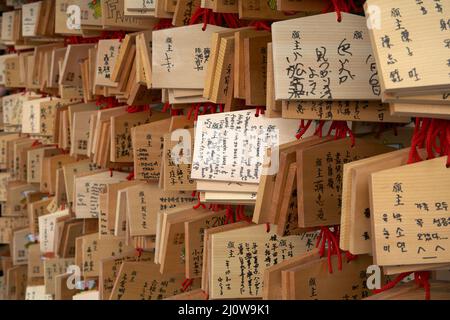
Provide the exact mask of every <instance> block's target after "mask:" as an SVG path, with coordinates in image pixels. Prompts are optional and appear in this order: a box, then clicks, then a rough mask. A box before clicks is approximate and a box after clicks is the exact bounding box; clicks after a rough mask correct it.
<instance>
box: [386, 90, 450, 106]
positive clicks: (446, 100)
mask: <svg viewBox="0 0 450 320" xmlns="http://www.w3.org/2000/svg"><path fill="white" fill-rule="evenodd" d="M383 101H384V102H388V103H406V104H410V103H411V104H438V105H442V104H444V105H448V104H450V94H449V93H448V92H445V93H442V94H423V95H414V96H398V95H395V94H389V93H385V92H384V94H383Z"/></svg>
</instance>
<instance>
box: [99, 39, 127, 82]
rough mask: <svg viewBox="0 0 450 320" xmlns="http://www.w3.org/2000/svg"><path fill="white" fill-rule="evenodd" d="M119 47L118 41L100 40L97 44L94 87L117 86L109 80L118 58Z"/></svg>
mask: <svg viewBox="0 0 450 320" xmlns="http://www.w3.org/2000/svg"><path fill="white" fill-rule="evenodd" d="M120 45H121V42H120V41H119V39H110V40H100V41H99V42H98V44H97V59H96V63H97V65H96V73H95V79H94V85H96V86H99V85H101V86H108V87H116V86H117V83H115V82H114V81H112V80H111V73H112V71H113V69H114V65H115V63H116V61H117V57H118V56H119V50H120Z"/></svg>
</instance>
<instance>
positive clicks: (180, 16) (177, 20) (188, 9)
mask: <svg viewBox="0 0 450 320" xmlns="http://www.w3.org/2000/svg"><path fill="white" fill-rule="evenodd" d="M198 7H200V0H178V1H177V5H176V7H175V12H174V14H173V18H172V25H174V26H176V27H181V26H187V25H189V22H190V21H191V17H192V15H193V14H194V12H195V10H196V8H198Z"/></svg>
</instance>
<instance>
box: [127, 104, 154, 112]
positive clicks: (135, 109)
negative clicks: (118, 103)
mask: <svg viewBox="0 0 450 320" xmlns="http://www.w3.org/2000/svg"><path fill="white" fill-rule="evenodd" d="M149 110H150V105H148V104H147V105H142V106H127V108H126V111H127V112H128V113H136V112H143V111H149Z"/></svg>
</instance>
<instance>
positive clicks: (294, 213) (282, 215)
mask: <svg viewBox="0 0 450 320" xmlns="http://www.w3.org/2000/svg"><path fill="white" fill-rule="evenodd" d="M306 231H308V229H302V228H299V227H298V199H297V164H296V163H293V164H291V165H290V166H289V171H288V175H287V179H286V184H285V189H284V192H283V197H282V200H281V205H280V212H279V214H278V220H277V234H278V235H279V236H290V235H298V234H302V233H304V232H306Z"/></svg>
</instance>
